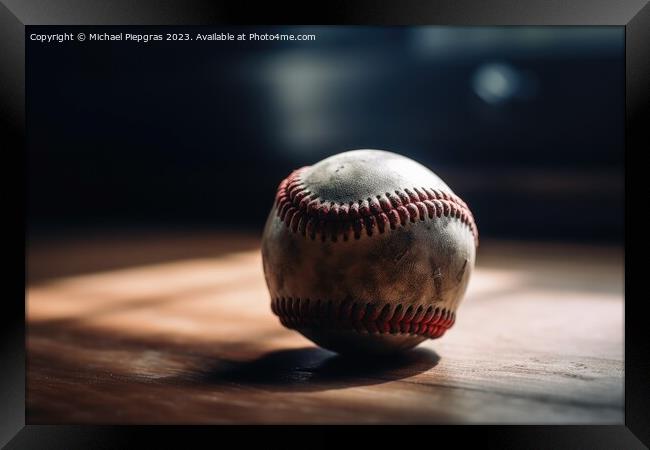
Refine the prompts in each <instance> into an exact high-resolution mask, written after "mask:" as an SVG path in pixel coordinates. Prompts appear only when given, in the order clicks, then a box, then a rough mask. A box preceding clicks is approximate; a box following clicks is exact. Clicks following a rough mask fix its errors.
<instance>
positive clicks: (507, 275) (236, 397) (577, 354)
mask: <svg viewBox="0 0 650 450" xmlns="http://www.w3.org/2000/svg"><path fill="white" fill-rule="evenodd" d="M28 276H29V280H28V286H27V318H28V337H27V347H28V362H27V363H28V375H27V421H28V423H101V424H122V423H156V424H159V423H224V424H230V423H269V424H270V423H291V424H298V423H355V424H356V423H488V424H493V423H560V424H563V423H607V424H620V423H623V250H622V249H621V248H617V247H591V246H579V245H573V246H566V245H559V244H553V245H551V244H521V243H507V242H490V241H487V240H485V241H482V242H481V247H480V248H479V252H478V258H477V270H476V271H475V272H474V275H473V278H472V280H471V281H470V287H469V290H468V292H467V295H466V297H465V300H464V301H463V303H461V305H460V308H459V311H458V317H457V321H456V324H455V325H454V327H453V328H452V329H451V330H450V331H448V332H447V334H446V335H445V336H444V337H443V338H441V339H439V340H433V341H428V342H426V343H424V344H422V345H420V346H419V347H417V349H415V350H413V351H411V352H409V353H407V354H406V355H404V356H403V357H401V358H390V359H386V358H384V359H382V360H375V361H373V360H368V361H364V360H359V359H356V360H353V361H349V360H346V359H344V358H341V357H339V356H337V355H335V354H333V353H330V352H327V351H325V350H321V349H319V348H317V347H315V346H314V345H313V344H312V343H311V342H309V341H308V340H306V339H305V338H303V337H302V336H300V335H299V334H297V333H295V332H293V331H290V330H286V329H284V328H283V327H282V326H281V325H280V323H279V322H278V320H277V318H276V317H275V316H274V315H273V314H272V313H271V310H270V307H269V296H268V293H267V291H266V287H265V285H264V278H263V274H262V268H261V259H260V253H259V250H258V240H257V237H256V236H254V235H245V234H225V233H224V234H200V235H199V234H197V235H191V234H185V235H183V234H178V233H177V234H172V235H152V234H150V235H131V236H125V235H115V234H106V235H103V236H101V235H98V236H95V237H92V238H84V239H81V238H78V239H66V240H58V241H40V240H33V241H30V245H29V247H28Z"/></svg>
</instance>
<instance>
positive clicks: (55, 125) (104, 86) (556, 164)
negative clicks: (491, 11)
mask: <svg viewBox="0 0 650 450" xmlns="http://www.w3.org/2000/svg"><path fill="white" fill-rule="evenodd" d="M73 30H74V31H75V32H77V31H81V30H86V31H88V32H120V31H122V32H139V33H146V32H150V33H165V32H185V31H187V32H190V33H192V34H193V35H194V34H195V33H197V32H203V33H207V32H226V31H230V32H233V33H238V32H247V33H248V32H253V31H254V32H258V33H263V32H280V33H313V34H315V35H316V41H315V42H298V41H296V42H268V41H267V42H203V43H201V42H191V43H188V42H168V41H163V42H151V43H149V44H142V43H141V44H136V43H133V42H124V41H122V42H102V43H100V42H85V43H79V42H67V43H63V44H42V43H39V42H33V41H29V40H28V41H27V43H28V44H27V45H28V48H27V50H28V53H27V107H28V111H27V112H28V115H27V117H28V123H27V127H28V225H29V229H30V231H31V232H33V233H36V234H40V233H45V234H47V233H54V232H56V231H61V230H68V229H76V230H78V229H84V230H90V229H99V228H108V227H133V228H138V227H140V228H145V229H149V228H151V229H153V228H156V229H159V228H211V229H221V228H233V227H235V228H239V229H250V230H256V231H261V229H262V227H263V224H264V220H265V218H266V215H267V214H268V212H269V209H270V207H271V205H272V202H273V198H274V194H275V189H276V187H277V184H278V182H279V181H280V180H281V179H282V178H284V177H285V176H286V175H287V174H288V173H289V172H290V171H291V170H292V169H294V168H297V167H299V166H303V165H308V164H313V163H315V162H317V161H318V160H320V159H322V158H325V157H327V156H329V155H332V154H335V153H338V152H341V151H344V150H349V149H357V148H378V149H385V150H391V151H394V152H398V153H401V154H404V155H406V156H409V157H411V158H414V159H416V160H418V161H420V162H421V163H423V164H425V165H427V166H429V167H430V168H431V169H433V170H434V171H435V172H436V173H437V174H438V175H440V176H441V177H442V178H443V179H444V180H445V181H446V182H447V183H448V184H449V185H450V186H451V187H452V189H454V191H455V192H456V193H457V194H458V195H460V196H461V197H462V198H463V199H465V200H466V201H467V202H468V203H469V205H470V207H471V209H472V210H473V212H474V215H475V216H476V219H477V224H478V227H479V231H480V233H481V236H482V237H499V238H510V239H520V238H521V239H538V240H544V239H549V240H592V241H607V242H616V243H619V242H622V235H623V194H624V192H623V148H624V147H623V145H624V141H623V139H624V122H623V119H624V95H623V94H624V30H623V28H622V27H540V28H535V27H502V28H496V27H490V28H477V27H472V28H458V27H395V28H371V27H272V28H271V27H255V28H250V27H249V28H237V29H227V28H223V27H220V28H204V27H197V28H190V29H184V28H183V27H175V28H161V27H137V28H127V27H110V28H108V27H104V28H100V27H93V28H87V29H85V28H84V27H74V28H73ZM57 31H58V32H63V31H67V32H70V31H71V29H70V28H67V29H64V28H55V27H30V28H29V29H28V34H29V33H32V32H38V33H43V32H47V33H54V32H57Z"/></svg>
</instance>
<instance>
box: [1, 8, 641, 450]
mask: <svg viewBox="0 0 650 450" xmlns="http://www.w3.org/2000/svg"><path fill="white" fill-rule="evenodd" d="M225 24H228V25H243V24H249V25H267V24H303V25H330V24H332V25H333V24H341V25H346V24H349V25H352V24H355V25H465V26H467V25H614V26H622V27H625V42H626V48H625V61H626V63H625V70H626V73H625V80H626V84H625V87H624V88H625V98H626V138H625V139H626V142H625V149H626V150H625V151H626V155H625V161H626V168H625V174H626V179H625V180H626V181H625V183H626V184H625V191H626V200H625V203H626V205H625V206H626V207H625V222H626V232H625V256H626V274H625V288H626V289H625V292H626V301H625V324H626V329H625V425H621V426H489V427H486V426H482V427H467V426H457V427H446V426H445V427H443V426H438V427H435V431H434V432H435V433H436V436H437V438H436V439H445V440H447V439H450V438H451V439H454V440H456V441H457V442H458V444H455V445H462V444H463V443H464V442H466V441H467V440H468V439H473V440H478V441H480V442H483V443H484V444H483V445H482V446H483V447H485V443H486V442H487V443H488V445H489V446H493V447H495V448H533V447H534V448H626V449H632V448H647V447H646V446H647V445H650V426H649V425H650V420H649V412H650V392H649V389H648V386H649V385H650V383H648V378H649V377H648V374H650V363H649V358H648V355H649V353H650V352H649V347H650V345H649V342H650V340H649V339H648V338H647V334H646V333H645V325H646V324H645V322H646V318H645V317H646V316H645V315H644V314H643V311H642V309H643V302H644V301H645V299H644V298H643V297H641V296H634V298H632V297H633V296H632V294H631V293H632V292H633V291H632V286H631V281H632V279H635V281H636V282H637V284H638V283H639V280H640V278H639V276H636V277H633V276H632V273H633V271H634V273H636V274H637V275H638V273H639V272H640V270H641V269H640V268H639V267H638V266H634V265H632V264H630V259H631V257H632V255H633V253H634V254H635V255H640V254H642V253H643V248H638V249H635V251H634V252H632V247H631V238H632V236H633V235H634V236H641V235H640V232H637V231H633V227H634V226H636V228H635V229H638V227H639V226H640V225H642V224H640V223H639V221H636V222H634V221H632V218H631V209H632V208H631V205H635V204H641V205H642V206H645V205H646V203H647V198H648V197H647V194H646V195H644V196H643V197H642V198H641V201H640V202H639V203H635V202H633V201H632V200H631V198H632V193H633V192H635V191H634V190H633V187H632V180H634V179H637V180H638V178H636V176H635V175H634V174H633V172H634V170H637V169H638V167H635V166H634V165H633V164H632V162H631V158H632V157H633V155H640V154H643V153H645V152H644V150H645V151H646V152H647V150H648V149H650V140H649V139H648V136H649V131H648V130H649V129H650V126H649V125H650V117H649V115H648V107H647V105H648V104H650V95H649V90H650V89H649V88H650V81H648V80H649V79H648V74H649V73H650V50H649V47H650V5H649V4H648V2H647V1H644V0H625V1H623V0H620V1H607V0H595V1H586V0H575V1H571V2H568V1H564V0H525V1H524V0H519V1H516V0H498V1H481V2H475V1H470V0H444V1H428V2H425V1H418V0H409V1H404V0H402V1H393V2H389V1H377V0H364V1H354V2H352V1H351V0H347V1H346V0H329V1H328V2H321V3H318V4H314V3H307V2H305V3H296V2H284V3H283V4H280V3H278V2H273V3H270V2H250V1H243V0H240V1H228V2H224V1H222V2H209V1H205V0H192V1H190V0H186V1H182V0H163V1H154V0H147V1H138V2H134V1H133V0H131V1H129V0H120V1H112V2H110V4H107V3H106V2H103V1H101V0H67V1H63V0H57V1H49V2H39V1H35V0H15V1H14V0H2V2H1V3H0V105H1V109H0V136H1V137H0V142H2V144H1V145H0V148H2V150H4V151H3V152H2V154H3V158H4V159H5V161H6V160H7V159H8V161H6V162H5V163H4V164H3V168H4V171H3V172H4V176H3V177H0V178H1V179H2V182H3V184H4V186H3V193H4V194H5V195H4V196H3V206H4V208H3V211H4V212H5V214H4V218H3V222H4V224H5V226H8V229H7V231H6V232H5V233H4V235H3V237H4V241H5V242H3V244H4V245H3V249H4V252H3V255H4V259H5V260H6V261H7V263H8V265H9V266H11V267H14V268H17V269H18V270H17V271H18V276H13V277H8V278H7V279H5V294H6V295H5V297H4V299H3V304H2V314H0V317H1V319H0V320H1V321H2V327H1V328H0V333H1V335H2V338H1V339H0V367H1V368H2V376H1V377H0V445H5V444H7V448H26V447H27V448H32V447H34V448H66V449H71V448H124V447H126V446H127V445H132V446H138V445H144V444H150V442H151V441H150V439H152V438H155V439H156V440H157V441H158V442H166V443H171V442H173V441H174V440H177V439H178V441H179V442H188V441H189V440H190V439H192V440H194V439H207V440H208V442H217V441H214V440H212V439H218V441H221V442H224V441H223V440H224V439H226V438H227V439H235V440H238V441H239V442H242V441H243V440H246V438H259V437H260V433H262V436H263V435H265V434H268V435H278V437H279V435H280V433H285V432H286V431H290V432H291V433H292V436H294V437H297V436H302V435H303V434H304V433H309V434H313V435H315V436H309V437H306V436H305V437H300V438H299V440H297V439H296V438H294V439H292V441H293V442H295V443H297V444H299V443H300V440H303V439H310V440H313V439H317V440H318V442H319V443H320V444H321V445H322V444H325V445H326V444H328V443H331V444H332V445H336V442H337V437H336V435H337V433H336V432H332V431H333V430H332V429H330V428H328V429H324V428H321V427H301V428H299V429H297V428H291V430H287V429H286V427H256V431H255V432H254V433H251V432H250V430H249V428H248V427H243V428H242V427H237V428H224V427H177V426H172V427H134V426H129V427H117V426H114V427H106V426H44V425H25V366H26V363H25V284H24V280H25V266H20V261H21V260H22V261H25V245H24V244H25V241H24V240H23V241H21V240H20V239H17V238H16V237H17V236H21V235H22V236H23V237H25V229H26V223H27V218H26V217H25V210H26V209H25V198H26V195H25V192H24V190H25V186H26V183H25V179H26V177H27V176H28V175H29V174H28V173H27V172H26V164H25V138H26V132H25V115H26V110H25V26H28V25H225ZM622 88H623V87H622ZM636 157H637V158H638V156H636ZM641 192H642V193H643V194H645V193H646V192H647V189H643V191H641ZM643 194H642V195H643ZM21 275H22V277H21ZM21 282H22V283H23V284H22V286H21V285H20V283H21ZM336 430H340V429H339V428H336V429H334V431H336ZM418 430H420V431H423V435H425V434H426V435H428V436H431V433H432V432H433V431H431V430H430V429H424V430H423V429H422V428H418ZM186 433H189V434H190V437H188V436H187V435H186ZM393 433H396V435H399V434H400V433H402V432H400V431H397V432H396V431H395V430H394V429H392V428H389V427H375V428H374V429H373V431H372V435H373V437H374V438H379V439H383V437H384V436H386V435H387V434H393ZM226 434H228V435H229V436H225V435H226ZM217 436H218V437H217ZM179 437H180V439H179ZM396 437H397V438H398V439H399V436H396ZM414 439H416V440H417V441H419V440H420V439H421V438H419V437H417V438H414ZM424 442H431V441H430V437H429V438H427V440H426V441H422V443H423V444H424ZM644 444H645V445H644Z"/></svg>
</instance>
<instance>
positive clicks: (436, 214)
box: [262, 150, 478, 353]
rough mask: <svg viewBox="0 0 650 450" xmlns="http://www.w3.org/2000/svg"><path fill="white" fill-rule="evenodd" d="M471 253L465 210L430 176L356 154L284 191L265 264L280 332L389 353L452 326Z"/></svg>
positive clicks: (299, 176)
mask: <svg viewBox="0 0 650 450" xmlns="http://www.w3.org/2000/svg"><path fill="white" fill-rule="evenodd" d="M477 247H478V230H477V228H476V223H475V221H474V217H473V215H472V213H471V211H470V210H469V207H468V206H467V204H466V203H465V202H464V201H463V200H461V199H460V198H459V197H458V196H457V195H456V194H454V192H453V191H452V190H451V189H450V188H449V186H447V185H446V184H445V182H444V181H442V180H441V179H440V178H439V177H438V176H437V175H436V174H435V173H433V172H432V171H431V170H429V169H427V168H426V167H424V166H423V165H421V164H419V163H417V162H415V161H413V160H411V159H409V158H406V157H404V156H401V155H398V154H395V153H391V152H387V151H383V150H352V151H348V152H344V153H340V154H337V155H334V156H331V157H329V158H327V159H324V160H322V161H320V162H318V163H317V164H315V165H313V166H310V167H303V168H301V169H297V170H295V171H294V172H292V173H291V174H290V175H289V176H288V177H287V178H286V179H284V180H283V181H282V182H281V183H280V185H279V187H278V191H277V195H276V200H275V204H274V205H273V208H272V209H271V213H270V214H269V217H268V219H267V222H266V225H265V228H264V234H263V237H262V260H263V269H264V275H265V279H266V283H267V286H268V289H269V292H270V294H271V309H272V310H273V312H274V313H275V314H276V315H277V316H278V317H279V319H280V321H281V323H282V324H283V325H284V326H286V327H288V328H291V329H295V330H297V331H299V332H300V333H302V334H303V335H304V336H306V337H307V338H309V339H311V340H312V341H313V342H315V343H316V344H318V345H320V346H322V347H324V348H327V349H330V350H333V351H335V352H338V353H354V352H369V353H389V352H394V351H399V350H405V349H408V348H411V347H414V346H416V345H418V344H419V343H421V342H422V341H424V340H426V339H434V338H439V337H441V336H442V335H443V334H444V333H445V331H446V330H448V329H449V328H450V327H451V326H452V325H453V324H454V321H455V319H456V310H457V308H458V304H459V303H460V302H461V300H462V298H463V296H464V294H465V290H466V288H467V284H468V282H469V279H470V275H471V272H472V270H473V268H474V262H475V257H476V248H477Z"/></svg>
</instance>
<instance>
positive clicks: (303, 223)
mask: <svg viewBox="0 0 650 450" xmlns="http://www.w3.org/2000/svg"><path fill="white" fill-rule="evenodd" d="M306 169H308V167H302V168H300V169H297V170H294V171H293V172H292V173H291V174H290V175H289V176H288V177H287V178H285V179H284V180H282V182H281V183H280V185H279V186H278V192H277V194H276V196H275V208H276V211H277V215H278V217H279V218H280V220H281V221H282V222H283V223H284V224H285V225H286V226H287V227H288V228H289V229H290V230H291V231H292V232H294V233H300V234H301V235H303V236H309V237H310V238H311V239H312V240H313V239H316V237H319V238H320V239H321V240H322V241H323V242H325V241H326V240H327V239H328V238H329V239H330V240H332V241H333V242H336V241H337V240H338V239H339V238H342V239H343V240H344V241H347V240H349V239H350V236H354V239H360V238H361V236H362V235H363V234H364V231H365V234H366V235H368V236H372V235H373V234H374V233H375V232H377V233H380V234H381V233H384V232H385V231H386V230H387V229H388V228H390V229H391V230H394V229H395V228H397V227H398V226H405V225H406V224H407V223H409V222H411V223H415V222H417V221H418V220H419V221H424V220H426V219H427V218H429V219H433V218H438V217H443V216H444V217H449V218H456V219H458V220H460V221H461V222H462V223H464V224H465V225H467V226H468V227H469V228H470V230H471V232H472V235H473V236H474V243H475V245H476V246H477V247H478V229H477V228H476V223H475V222H474V216H473V215H472V213H471V211H470V210H469V207H468V206H467V204H466V203H465V202H464V201H463V200H462V199H461V198H460V197H458V196H457V195H455V194H451V193H448V192H443V191H441V190H438V189H431V188H427V187H415V188H412V189H410V188H407V189H404V190H396V191H394V192H386V193H384V194H379V195H377V196H376V197H375V198H372V197H368V198H367V199H365V200H358V201H356V202H355V201H351V202H347V203H335V202H332V201H328V200H321V199H320V198H319V197H318V195H316V194H314V193H312V192H310V191H309V190H308V189H307V187H305V185H304V184H303V182H302V180H301V179H300V175H301V174H302V173H303V172H304V171H305V170H306Z"/></svg>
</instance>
